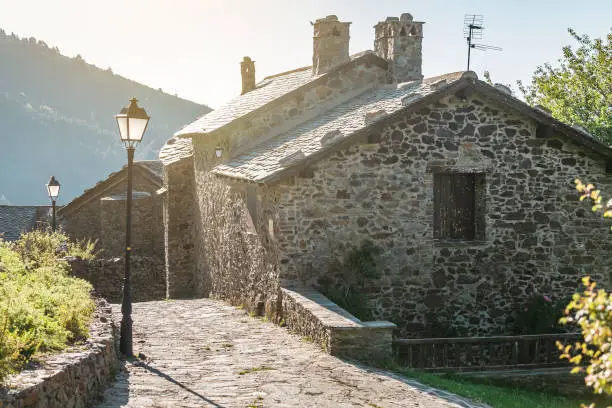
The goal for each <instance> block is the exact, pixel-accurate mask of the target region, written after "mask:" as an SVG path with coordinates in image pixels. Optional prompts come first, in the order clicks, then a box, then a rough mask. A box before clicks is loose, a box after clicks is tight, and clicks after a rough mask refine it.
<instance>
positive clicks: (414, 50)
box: [374, 13, 425, 83]
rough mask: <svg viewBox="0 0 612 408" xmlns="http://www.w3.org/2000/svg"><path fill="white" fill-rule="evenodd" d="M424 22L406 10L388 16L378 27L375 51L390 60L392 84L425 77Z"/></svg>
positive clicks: (376, 26) (376, 29) (375, 28)
mask: <svg viewBox="0 0 612 408" xmlns="http://www.w3.org/2000/svg"><path fill="white" fill-rule="evenodd" d="M423 24H425V23H423V22H420V21H413V20H412V15H410V14H409V13H404V14H402V15H401V16H400V18H397V17H387V19H386V20H385V21H381V22H379V23H378V24H376V25H375V26H374V30H375V39H374V51H375V52H376V54H377V55H378V56H379V57H381V58H384V59H386V60H387V61H388V62H389V79H390V81H391V82H392V83H398V82H407V81H414V80H417V79H422V78H423V75H422V74H421V64H422V53H421V49H422V41H423Z"/></svg>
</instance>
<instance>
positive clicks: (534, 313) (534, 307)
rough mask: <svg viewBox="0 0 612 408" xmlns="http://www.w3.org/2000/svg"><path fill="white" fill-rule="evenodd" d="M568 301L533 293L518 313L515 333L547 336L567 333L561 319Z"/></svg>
mask: <svg viewBox="0 0 612 408" xmlns="http://www.w3.org/2000/svg"><path fill="white" fill-rule="evenodd" d="M568 300H569V299H566V298H563V299H552V298H551V297H550V296H547V295H541V294H537V293H532V294H531V296H530V297H529V298H527V302H526V303H525V306H524V307H523V308H522V309H520V310H518V311H517V313H516V317H515V322H514V333H515V334H546V333H559V332H563V331H565V330H564V329H563V326H562V325H560V324H559V319H560V318H561V316H563V311H564V310H565V305H567V302H568Z"/></svg>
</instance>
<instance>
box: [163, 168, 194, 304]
mask: <svg viewBox="0 0 612 408" xmlns="http://www.w3.org/2000/svg"><path fill="white" fill-rule="evenodd" d="M165 184H166V186H167V187H166V188H167V191H166V193H165V198H164V217H163V218H164V231H165V242H164V247H165V253H166V282H167V285H168V286H167V296H168V297H169V298H172V299H174V298H184V297H192V296H195V295H196V294H197V290H198V287H197V285H196V278H195V269H196V265H195V256H194V248H195V244H194V243H195V237H194V231H195V225H194V223H195V216H196V207H195V206H196V197H195V179H194V173H193V159H192V158H191V157H187V158H184V159H182V160H180V161H177V162H174V163H172V164H170V165H168V166H166V167H165Z"/></svg>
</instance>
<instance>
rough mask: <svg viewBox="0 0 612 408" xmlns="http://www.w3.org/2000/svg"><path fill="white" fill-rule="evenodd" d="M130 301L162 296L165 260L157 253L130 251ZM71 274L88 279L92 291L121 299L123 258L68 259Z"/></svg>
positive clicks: (112, 299)
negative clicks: (135, 252)
mask: <svg viewBox="0 0 612 408" xmlns="http://www.w3.org/2000/svg"><path fill="white" fill-rule="evenodd" d="M130 260H131V263H130V266H131V268H130V273H131V278H132V301H134V302H147V301H151V300H161V299H165V298H166V273H165V263H164V261H163V260H162V259H159V258H157V257H150V256H148V257H143V256H137V255H136V256H134V255H132V256H131V258H130ZM70 264H71V267H72V268H71V269H72V274H73V275H74V276H76V277H78V278H82V279H85V280H86V281H88V282H90V283H91V284H92V285H93V287H94V290H95V291H96V294H97V295H99V296H102V297H104V298H106V299H108V301H109V302H112V303H119V302H121V299H122V292H123V276H124V272H125V260H124V258H112V259H98V260H94V261H83V260H79V259H77V260H72V261H70Z"/></svg>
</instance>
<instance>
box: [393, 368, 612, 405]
mask: <svg viewBox="0 0 612 408" xmlns="http://www.w3.org/2000/svg"><path fill="white" fill-rule="evenodd" d="M394 371H396V372H398V373H399V374H401V375H403V376H405V377H409V378H413V379H415V380H418V381H419V382H421V383H423V384H426V385H429V386H432V387H435V388H439V389H442V390H446V391H449V392H452V393H454V394H457V395H460V396H462V397H466V398H469V399H471V400H473V401H477V402H483V403H486V404H489V405H491V406H493V407H495V408H524V407H529V408H577V407H579V406H580V404H581V403H582V404H587V405H588V404H589V403H591V402H594V401H596V400H599V401H603V400H601V399H600V398H597V397H596V396H593V397H592V398H591V400H590V401H587V398H577V397H565V396H560V395H554V394H552V393H546V392H537V391H529V390H525V389H523V388H519V387H510V386H509V387H506V386H500V385H494V384H487V383H486V381H487V380H486V379H478V380H475V379H470V378H467V377H463V376H458V375H452V374H431V373H424V372H420V371H413V370H409V369H394Z"/></svg>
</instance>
